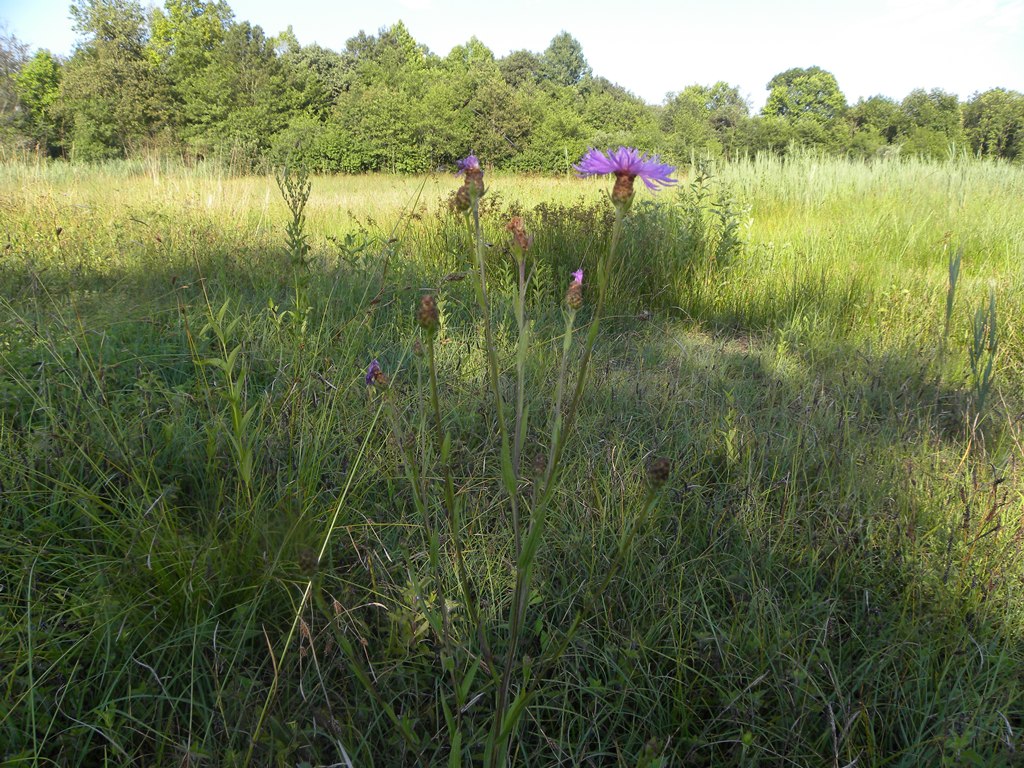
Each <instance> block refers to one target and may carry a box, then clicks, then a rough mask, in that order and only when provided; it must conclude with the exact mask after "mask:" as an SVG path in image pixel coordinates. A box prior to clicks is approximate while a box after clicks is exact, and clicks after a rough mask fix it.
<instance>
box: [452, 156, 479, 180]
mask: <svg viewBox="0 0 1024 768" xmlns="http://www.w3.org/2000/svg"><path fill="white" fill-rule="evenodd" d="M456 165H457V166H459V170H458V171H457V172H456V175H459V174H462V173H466V171H479V170H480V161H479V160H478V159H477V156H476V155H467V156H466V157H464V158H463V159H462V160H459V161H458V162H457V163H456Z"/></svg>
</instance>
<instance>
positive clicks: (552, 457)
mask: <svg viewBox="0 0 1024 768" xmlns="http://www.w3.org/2000/svg"><path fill="white" fill-rule="evenodd" d="M624 215H625V209H624V208H623V207H621V206H616V207H615V224H614V226H613V227H612V236H611V240H610V242H609V245H608V252H607V254H606V255H605V257H604V258H603V259H602V260H601V261H600V262H599V263H598V269H597V286H598V290H597V303H596V305H595V307H594V317H593V320H591V323H590V328H589V330H588V332H587V340H586V344H585V346H584V348H583V356H582V358H581V359H580V370H579V373H578V375H577V377H576V387H575V389H574V390H573V396H572V400H570V402H569V407H568V408H567V409H566V412H565V418H564V419H562V418H561V414H560V412H559V410H560V407H561V402H560V401H561V392H559V394H557V395H556V402H555V407H556V411H555V413H554V417H553V426H552V438H551V450H550V453H549V455H548V467H547V471H546V472H545V477H544V480H543V491H542V492H541V495H540V499H539V500H538V501H537V503H536V504H535V506H534V508H533V512H532V514H531V516H530V526H529V530H528V531H527V534H526V542H525V544H524V545H523V548H522V550H521V551H520V553H519V557H518V559H517V568H516V586H515V591H514V593H513V598H512V607H511V617H510V622H509V625H510V627H509V647H508V651H507V654H506V656H505V665H504V669H503V670H502V677H501V683H500V685H499V688H498V695H497V701H496V702H495V713H494V720H493V722H492V727H491V734H490V738H489V744H488V755H487V758H486V759H485V762H486V763H487V764H488V765H489V766H491V767H492V768H498V767H499V766H502V765H504V763H505V758H506V756H507V754H508V741H509V739H510V738H511V735H512V730H513V729H514V727H515V726H514V723H510V724H509V725H508V726H507V727H506V726H505V723H504V720H505V713H506V711H507V710H508V697H509V691H510V687H511V683H512V679H511V678H512V662H513V660H514V659H516V658H517V657H518V654H519V645H520V641H521V637H520V635H521V633H522V626H523V623H524V621H525V619H526V609H527V607H528V604H529V595H530V583H531V581H532V578H533V563H534V559H535V558H536V554H537V550H538V549H539V547H540V542H541V540H542V538H543V535H544V529H545V527H546V523H547V512H548V505H549V504H550V502H551V499H552V497H553V496H554V491H555V486H556V481H557V479H558V475H559V472H560V468H561V458H562V453H563V451H564V450H565V443H566V436H567V435H568V434H569V433H570V431H571V430H572V426H573V422H574V420H575V417H576V413H577V409H578V407H579V403H580V400H581V399H582V397H583V388H584V385H585V383H586V378H587V371H588V369H589V365H590V358H591V355H592V353H593V350H594V344H595V342H596V341H597V332H598V327H599V325H600V322H601V316H602V313H603V311H604V302H605V296H606V295H607V292H608V272H609V269H610V267H611V263H612V260H613V259H614V256H615V251H616V249H617V248H618V244H619V240H620V238H621V236H622V223H623V219H624ZM572 319H573V318H572V317H571V316H570V319H569V322H568V324H567V330H566V337H565V341H564V342H563V361H562V366H563V367H562V370H563V373H562V374H561V375H560V376H559V382H558V386H559V389H560V390H561V388H562V386H563V382H564V379H565V375H564V368H565V365H566V362H565V361H566V359H567V357H568V355H567V354H566V352H567V350H566V346H567V345H568V344H569V342H570V341H571V331H572V327H571V326H572ZM524 695H525V694H524Z"/></svg>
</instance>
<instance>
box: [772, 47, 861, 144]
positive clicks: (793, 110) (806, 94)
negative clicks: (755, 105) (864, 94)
mask: <svg viewBox="0 0 1024 768" xmlns="http://www.w3.org/2000/svg"><path fill="white" fill-rule="evenodd" d="M768 90H769V94H768V100H767V102H765V105H764V109H763V110H762V111H761V113H762V114H763V115H764V116H765V117H777V118H782V119H784V120H786V121H788V122H789V124H790V128H791V136H792V137H793V138H794V139H795V140H796V141H797V142H798V143H800V144H804V145H809V146H818V147H823V148H826V149H831V150H836V149H839V148H840V147H841V146H843V144H844V142H845V138H846V130H845V129H844V126H843V124H842V121H841V118H842V117H843V115H844V114H845V112H846V97H845V96H843V92H842V91H841V90H839V84H838V83H837V82H836V79H835V77H834V76H833V75H832V73H831V72H828V71H826V70H824V69H822V68H821V67H808V68H806V69H801V68H799V67H797V68H794V69H787V70H786V71H785V72H780V73H779V74H777V75H776V76H775V77H773V78H772V79H771V80H770V81H769V82H768ZM773 141H774V140H773Z"/></svg>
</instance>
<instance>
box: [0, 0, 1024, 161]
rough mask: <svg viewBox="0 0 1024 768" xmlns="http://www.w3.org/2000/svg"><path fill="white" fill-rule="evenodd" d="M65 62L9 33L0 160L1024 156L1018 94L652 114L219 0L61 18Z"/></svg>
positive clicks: (582, 63) (645, 107)
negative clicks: (592, 149) (622, 154)
mask: <svg viewBox="0 0 1024 768" xmlns="http://www.w3.org/2000/svg"><path fill="white" fill-rule="evenodd" d="M70 11H71V17H72V19H73V21H74V29H75V31H76V33H77V34H78V36H79V38H78V43H77V45H76V47H75V49H74V51H73V53H72V54H71V55H70V56H69V57H67V58H61V57H58V56H55V55H54V54H52V53H51V52H49V51H47V50H37V51H35V52H33V53H31V54H30V52H29V49H28V47H27V46H26V45H24V44H23V43H21V42H19V41H18V40H17V39H16V38H14V37H13V36H10V35H4V36H0V149H2V157H4V158H12V157H15V158H16V157H21V156H26V155H29V154H35V155H36V156H46V157H55V158H56V157H60V158H66V159H69V160H74V161H95V160H106V159H113V158H124V157H133V156H139V155H152V154H156V155H159V156H172V157H180V158H182V159H183V160H185V161H186V162H196V161H201V160H217V161H220V162H224V163H230V164H231V165H232V167H234V168H236V169H241V170H251V169H257V168H260V167H265V166H267V165H271V164H276V163H280V162H282V161H284V160H293V161H294V160H301V161H303V162H305V163H307V164H308V165H309V166H310V167H311V168H313V169H315V170H318V171H322V172H344V173H361V172H367V171H389V172H399V173H415V172H423V171H428V170H433V169H437V168H445V167H450V166H451V165H452V164H453V163H454V161H455V160H456V159H457V158H458V157H461V156H464V155H466V154H468V153H469V152H475V153H476V154H477V155H479V156H481V157H483V158H485V159H486V162H487V163H488V164H489V165H491V166H494V167H497V168H504V169H509V170H516V171H531V172H557V171H563V172H564V171H566V170H567V169H568V166H569V163H571V162H572V161H573V160H575V159H576V158H578V157H579V156H580V155H581V153H582V152H583V151H584V150H585V149H586V148H587V147H589V146H598V147H610V146H616V145H619V144H626V145H634V146H641V147H644V148H645V149H648V150H650V151H653V152H658V153H660V154H661V155H662V156H663V157H665V158H667V159H669V160H672V161H674V162H686V161H688V160H689V159H690V158H693V157H713V158H718V157H723V158H731V157H738V156H743V155H752V154H756V153H759V152H773V153H786V152H789V151H792V149H793V148H796V147H803V148H812V149H814V150H818V151H823V152H826V153H829V154H833V155H845V156H850V157H857V158H866V157H873V156H877V155H884V154H892V153H903V154H910V155H917V156H927V157H933V158H943V157H948V156H951V155H952V154H959V153H969V154H971V155H976V156H983V157H993V158H1001V159H1004V160H1010V161H1017V162H1020V161H1021V160H1022V158H1024V149H1022V144H1024V94H1021V93H1018V92H1016V91H1012V90H1007V89H1003V88H993V89H990V90H987V91H984V92H979V93H975V94H974V95H972V96H971V97H970V98H969V99H967V100H966V101H964V102H962V101H961V100H960V99H959V97H958V96H957V95H955V94H952V93H948V92H946V91H943V90H941V89H933V90H924V89H916V90H913V91H912V92H910V93H909V94H907V95H906V96H905V97H904V98H903V99H902V100H899V101H898V100H895V99H892V98H889V97H887V96H882V95H878V96H872V97H871V98H868V99H862V100H860V101H858V102H857V103H855V104H852V105H851V104H849V103H848V101H847V99H846V97H845V95H844V94H843V92H842V90H841V87H840V84H839V83H838V82H837V80H836V78H835V77H834V76H833V75H832V73H830V72H828V71H827V70H824V69H822V68H820V67H817V66H810V67H805V68H801V67H795V68H792V69H789V70H786V71H785V72H780V73H779V74H777V75H775V76H774V77H773V78H772V79H771V80H770V81H769V82H768V83H767V84H766V91H767V94H766V96H767V97H766V101H765V105H764V108H763V109H762V110H761V111H760V113H758V114H754V113H752V111H751V109H750V105H749V103H748V102H747V101H746V99H744V97H743V96H742V95H741V94H740V92H739V88H738V87H737V86H733V85H730V84H729V83H726V82H717V83H713V84H710V85H701V84H691V85H685V86H682V87H681V89H680V90H679V91H678V92H674V93H669V94H667V95H666V97H665V99H664V101H663V103H661V104H658V105H652V104H648V103H646V102H645V101H643V100H642V99H640V98H638V97H637V96H635V95H634V94H632V93H630V92H629V91H628V90H626V89H625V88H623V87H621V86H620V85H617V84H615V83H613V82H610V81H609V80H608V79H606V78H604V77H602V76H601V75H600V74H598V73H595V72H594V71H593V70H592V69H591V67H590V65H589V64H588V63H587V59H586V55H585V52H584V51H583V48H582V46H581V45H580V43H579V41H577V40H576V39H575V38H574V37H573V36H572V35H571V34H570V33H569V32H567V31H563V32H560V33H559V34H558V35H556V36H555V37H554V38H553V39H552V40H551V43H550V44H549V45H548V47H547V48H546V49H545V50H543V51H540V52H536V51H529V50H516V51H512V52H510V53H508V54H507V55H505V56H504V57H501V58H498V57H497V56H495V54H494V52H493V51H491V50H490V49H488V48H487V46H486V45H484V44H483V43H482V42H481V41H480V40H478V39H477V38H475V37H470V38H469V39H468V40H467V41H466V42H465V43H463V44H461V45H457V46H455V47H454V48H453V49H452V50H451V51H449V52H448V53H447V54H446V55H440V54H437V53H435V52H432V51H430V50H429V49H428V48H427V47H426V46H425V45H423V44H421V43H419V42H417V41H416V40H415V39H414V38H413V36H412V34H411V33H410V32H409V30H408V28H406V26H405V25H404V24H403V23H402V22H401V21H398V22H396V23H395V24H393V25H392V26H390V27H385V28H382V29H380V30H378V31H377V33H376V34H367V33H366V32H363V31H360V32H359V33H358V34H356V35H355V36H353V37H351V38H349V39H348V40H347V41H346V42H345V45H344V47H343V48H342V49H341V50H339V51H335V50H332V49H330V48H324V47H322V46H320V45H317V44H310V45H302V44H301V43H300V42H299V41H298V39H297V38H296V36H295V34H294V33H293V32H292V30H291V28H290V27H289V28H288V29H287V30H285V31H283V32H281V33H280V34H278V35H276V36H268V35H267V34H266V33H265V32H264V31H263V30H262V29H261V28H260V27H259V26H256V25H253V24H250V23H249V22H247V21H240V20H238V19H236V18H235V15H234V13H233V12H232V10H231V8H230V6H229V5H228V3H227V2H224V0H217V1H216V2H206V1H204V0H166V1H165V2H164V4H163V6H162V7H157V8H154V9H152V10H150V11H147V10H146V9H144V8H143V6H142V5H141V4H140V3H139V2H138V1H137V0H78V1H77V2H75V3H74V4H72V5H71V9H70Z"/></svg>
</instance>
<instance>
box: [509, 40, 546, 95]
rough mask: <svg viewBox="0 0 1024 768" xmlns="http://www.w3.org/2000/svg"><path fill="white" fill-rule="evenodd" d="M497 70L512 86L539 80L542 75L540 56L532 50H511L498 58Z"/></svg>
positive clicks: (517, 86) (516, 86)
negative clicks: (501, 57)
mask: <svg viewBox="0 0 1024 768" xmlns="http://www.w3.org/2000/svg"><path fill="white" fill-rule="evenodd" d="M498 70H499V71H500V72H501V76H502V77H504V78H505V82H506V83H508V84H509V85H511V86H512V87H513V88H519V87H521V86H523V85H527V84H533V83H538V82H540V79H541V77H542V76H543V67H542V62H541V57H540V56H538V55H537V54H536V53H533V51H527V50H525V49H524V50H519V51H512V53H510V54H509V55H508V56H506V57H504V58H503V59H499V60H498Z"/></svg>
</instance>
